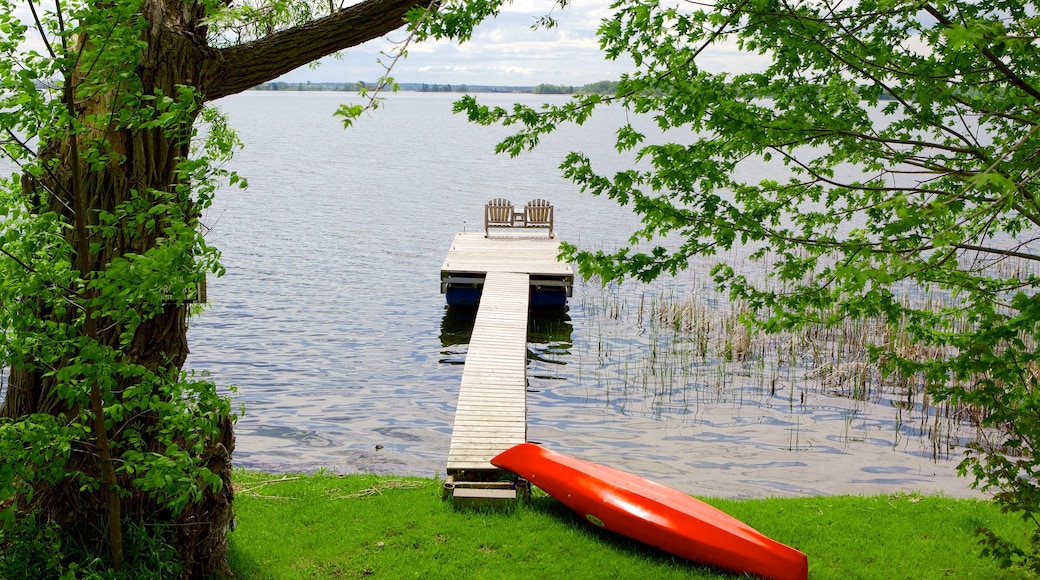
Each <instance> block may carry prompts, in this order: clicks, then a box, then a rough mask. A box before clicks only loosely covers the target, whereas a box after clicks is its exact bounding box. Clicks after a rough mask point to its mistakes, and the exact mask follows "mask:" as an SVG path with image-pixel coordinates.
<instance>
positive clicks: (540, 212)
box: [524, 199, 553, 238]
mask: <svg viewBox="0 0 1040 580" xmlns="http://www.w3.org/2000/svg"><path fill="white" fill-rule="evenodd" d="M524 227H528V228H549V237H550V238H551V237H553V206H552V204H551V203H549V202H548V201H546V200H544V199H533V200H531V201H529V202H527V205H526V206H524Z"/></svg>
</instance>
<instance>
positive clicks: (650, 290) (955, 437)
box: [579, 280, 981, 458]
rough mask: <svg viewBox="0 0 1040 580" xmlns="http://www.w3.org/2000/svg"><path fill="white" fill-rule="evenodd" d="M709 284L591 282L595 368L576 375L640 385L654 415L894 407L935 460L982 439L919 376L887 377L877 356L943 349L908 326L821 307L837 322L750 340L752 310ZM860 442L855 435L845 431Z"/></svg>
mask: <svg viewBox="0 0 1040 580" xmlns="http://www.w3.org/2000/svg"><path fill="white" fill-rule="evenodd" d="M709 286H710V284H709V283H707V282H706V281H704V280H693V281H691V282H688V283H686V284H684V285H680V284H677V283H674V282H670V283H663V284H657V285H645V286H639V285H635V286H633V285H630V286H629V287H628V288H627V289H626V290H625V291H624V292H623V291H622V288H621V287H620V286H616V285H606V286H603V285H601V284H599V283H597V282H596V281H592V282H590V283H588V284H587V285H586V286H585V287H584V288H582V290H583V292H582V299H581V307H582V311H583V315H584V317H585V318H586V326H587V327H590V328H594V329H595V331H594V336H593V337H591V341H592V342H593V343H594V347H593V348H594V350H595V358H596V368H595V369H591V368H589V366H588V365H586V364H585V363H584V362H583V363H582V365H583V372H586V373H591V374H596V375H605V376H607V377H608V378H607V379H605V380H600V381H599V383H600V386H601V387H606V388H610V389H613V391H614V392H615V393H620V394H624V393H626V391H627V389H630V388H632V386H633V385H638V386H639V388H641V389H642V390H643V393H642V395H643V396H644V397H645V400H647V401H653V402H654V403H653V404H650V405H648V412H649V413H651V414H654V413H656V411H655V409H659V408H660V405H659V404H658V402H660V401H681V404H683V405H696V404H698V402H721V401H729V402H734V403H737V404H744V403H755V404H761V403H762V402H763V401H767V400H771V399H773V398H776V397H781V398H783V399H785V400H786V401H787V404H788V405H789V406H790V408H791V409H792V411H795V410H797V407H798V406H799V405H802V404H804V402H805V399H806V396H807V395H810V394H811V395H822V396H824V397H835V398H840V399H845V400H849V401H853V402H856V401H862V402H866V401H869V402H873V403H880V404H882V405H888V406H890V407H891V408H892V409H893V414H894V415H895V417H894V424H895V425H896V427H895V428H896V429H898V430H899V431H900V432H904V431H905V432H906V433H908V434H913V435H918V436H921V437H924V438H927V440H928V441H929V442H930V444H931V446H932V452H933V456H934V457H936V458H939V457H948V456H949V455H950V453H951V450H952V449H953V448H955V447H956V446H958V445H963V444H964V443H967V442H968V440H971V439H975V438H977V437H979V436H980V435H981V433H980V432H979V431H978V429H977V427H976V426H977V425H978V424H979V423H978V419H979V418H980V417H979V413H980V410H978V409H974V408H970V407H966V406H962V405H952V404H951V403H949V402H946V401H944V402H942V403H936V402H935V401H933V400H931V398H930V396H929V392H928V390H927V389H926V388H925V387H926V385H925V383H924V377H922V376H916V375H911V376H902V375H898V374H888V375H886V374H885V373H883V372H882V370H881V368H880V366H879V364H878V362H877V361H876V360H874V358H872V356H871V352H872V349H874V351H875V352H896V353H898V354H899V355H900V356H903V357H906V358H909V359H912V360H919V361H924V360H928V359H930V358H934V357H940V356H944V355H945V354H947V353H944V352H942V351H941V350H940V349H938V348H935V347H927V346H923V345H921V344H919V343H915V342H913V341H912V340H911V339H910V337H909V335H908V333H907V332H906V331H905V330H904V326H903V325H898V324H897V325H893V324H889V323H888V322H887V321H885V320H881V319H853V318H848V317H844V316H842V315H841V313H837V312H824V313H821V316H822V317H824V318H823V319H827V317H829V318H830V319H832V320H840V321H841V322H840V324H836V325H827V324H811V325H808V326H805V327H803V328H800V329H798V330H797V331H789V332H782V333H778V334H769V335H766V334H762V333H754V332H752V328H751V325H750V324H748V322H749V317H750V316H751V315H752V313H751V312H750V310H749V308H748V307H747V305H746V304H741V303H730V302H729V301H728V300H726V299H725V297H723V296H720V295H718V294H717V293H715V292H714V290H710V289H707V288H708V287H709ZM690 287H692V288H695V289H696V291H695V292H690V291H689V290H688V288H690ZM904 299H905V300H907V301H910V300H916V301H924V302H918V304H923V305H924V306H927V307H932V308H940V309H941V308H947V307H948V305H947V304H946V303H945V302H944V301H945V300H946V298H945V297H944V296H942V295H929V294H916V295H915V294H911V293H907V295H906V298H904ZM630 305H631V306H630ZM947 310H949V309H948V308H947ZM953 324H954V325H955V326H960V327H962V328H963V327H964V325H967V324H970V321H968V320H961V319H953ZM580 355H581V353H579V358H580ZM852 417H853V414H849V419H848V421H849V422H850V425H849V428H848V429H846V431H847V432H849V433H851V431H852V430H851V421H852ZM900 436H901V435H898V434H897V436H896V437H897V440H898V437H900ZM857 438H860V439H861V438H862V437H856V436H853V435H849V440H855V439H857ZM797 439H798V438H797V430H794V431H793V432H792V441H791V442H790V444H791V445H792V446H795V447H796V446H797V445H798V443H799V442H798V440H797Z"/></svg>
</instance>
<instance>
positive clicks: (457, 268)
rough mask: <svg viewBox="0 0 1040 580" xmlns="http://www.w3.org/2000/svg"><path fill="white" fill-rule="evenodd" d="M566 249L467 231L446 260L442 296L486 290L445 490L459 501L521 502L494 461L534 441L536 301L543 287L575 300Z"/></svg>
mask: <svg viewBox="0 0 1040 580" xmlns="http://www.w3.org/2000/svg"><path fill="white" fill-rule="evenodd" d="M525 234H526V235H525ZM559 246H560V242H559V240H558V239H555V238H549V237H548V236H546V235H545V234H544V233H543V234H542V235H541V236H536V235H529V234H527V233H526V232H522V233H521V232H518V235H513V236H509V237H499V236H492V237H484V234H483V233H476V234H466V233H462V234H458V235H457V236H456V237H455V239H454V240H453V241H452V245H451V249H450V250H449V251H448V256H447V258H446V259H445V260H444V265H443V266H442V268H441V291H442V292H444V291H445V289H446V288H448V287H449V285H451V284H463V285H465V284H472V285H475V286H476V287H478V288H479V289H480V290H479V291H480V298H479V306H478V309H477V315H476V320H475V322H474V325H473V334H472V336H471V338H470V342H469V349H468V351H467V353H466V364H465V366H464V367H463V370H462V386H461V388H460V389H459V401H458V405H457V406H456V410H455V424H454V428H453V431H452V437H451V447H450V449H449V451H448V466H447V473H448V476H447V479H446V480H445V490H446V492H448V491H449V490H450V494H451V497H452V499H453V501H455V502H456V503H468V504H474V503H476V504H483V505H494V504H496V503H499V502H509V501H512V500H515V498H516V491H515V490H513V489H512V486H511V483H501V482H499V479H501V477H500V476H501V473H500V472H499V470H498V469H497V468H496V467H495V466H493V465H491V463H490V460H491V458H492V457H494V456H496V455H498V454H499V453H501V452H502V451H505V450H506V449H509V448H510V447H512V446H514V445H517V444H519V443H523V442H525V441H526V440H527V317H528V312H529V307H530V306H531V296H532V295H536V293H537V292H538V291H539V289H540V288H542V287H543V285H544V286H545V287H549V288H550V289H554V290H555V291H557V292H559V291H560V290H561V289H566V294H567V295H568V296H569V295H570V288H571V285H572V284H573V280H574V271H573V269H572V268H571V265H570V264H568V263H565V262H564V263H561V262H559V261H558V260H557V256H558V255H559V251H560V250H559ZM446 495H448V494H447V493H446Z"/></svg>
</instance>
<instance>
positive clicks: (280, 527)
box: [229, 471, 1030, 580]
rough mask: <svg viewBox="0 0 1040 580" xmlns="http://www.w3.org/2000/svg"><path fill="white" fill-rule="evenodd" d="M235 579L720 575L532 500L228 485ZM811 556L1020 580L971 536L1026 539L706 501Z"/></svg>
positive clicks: (830, 504)
mask: <svg viewBox="0 0 1040 580" xmlns="http://www.w3.org/2000/svg"><path fill="white" fill-rule="evenodd" d="M235 481H236V488H237V496H236V498H235V509H236V514H237V515H236V521H237V528H236V529H235V531H234V532H232V534H231V536H230V538H231V548H230V551H229V559H230V561H231V566H232V568H233V569H234V570H235V572H236V573H237V574H238V575H239V577H240V578H245V579H250V580H252V579H267V578H270V579H280V578H285V579H294V580H295V579H299V578H361V577H372V578H393V579H397V578H463V577H465V578H538V579H543V578H561V579H565V580H576V579H584V578H635V579H639V580H650V579H655V580H656V579H658V578H661V579H667V578H684V579H691V578H693V579H699V578H732V577H733V576H731V575H729V574H726V573H724V572H720V571H717V570H713V569H710V568H706V567H704V566H699V565H696V564H692V563H689V562H687V561H685V560H682V559H680V558H675V557H672V556H669V555H667V554H664V553H662V552H660V551H658V550H655V549H653V548H649V547H647V546H645V545H643V544H640V543H638V542H633V541H630V540H628V539H626V538H623V537H621V536H618V535H615V534H611V533H609V532H604V531H602V530H599V529H598V528H595V527H593V526H592V525H589V524H587V523H585V522H584V520H582V519H580V518H578V517H576V516H575V515H574V514H573V513H572V512H571V511H570V510H568V509H567V508H565V507H563V506H562V505H561V504H559V503H558V502H556V501H555V500H554V499H552V498H551V497H548V496H546V495H544V494H541V493H539V492H537V490H536V493H535V494H534V497H533V499H532V501H531V502H530V503H529V504H523V505H520V506H519V507H517V508H516V509H514V510H511V511H509V512H505V513H496V512H487V511H473V510H456V509H455V508H453V507H452V506H451V505H450V504H449V503H448V502H445V501H442V500H441V499H440V482H438V481H435V480H432V479H408V478H387V477H378V476H370V475H356V476H345V477H340V476H331V475H314V476H270V475H263V474H258V473H252V472H244V471H239V472H236V474H235ZM707 501H709V503H711V504H713V505H715V506H716V507H719V508H720V509H722V510H723V511H726V512H728V513H730V514H732V515H733V516H735V517H737V518H739V519H741V520H743V521H745V522H746V523H748V524H749V525H751V526H752V527H755V528H756V529H758V530H759V531H761V532H762V533H764V534H766V535H768V536H770V537H772V538H774V539H776V540H778V541H781V542H783V543H785V544H788V545H791V546H793V547H796V548H798V549H800V550H802V551H803V552H805V553H806V554H807V555H808V557H809V574H810V578H814V579H823V578H841V579H853V578H879V579H882V578H883V579H896V578H914V579H922V578H957V579H970V578H979V579H987V580H989V579H999V578H1007V579H1011V578H1029V577H1030V576H1029V575H1028V574H1026V573H1024V572H1022V571H1020V570H1001V569H1000V568H999V567H997V565H996V564H995V563H994V562H992V561H990V560H985V559H982V558H980V557H979V556H978V553H979V545H978V543H977V541H976V539H975V537H974V535H973V530H975V529H976V528H977V527H978V526H979V525H986V526H989V527H991V528H994V529H995V530H997V531H998V532H1000V533H1003V534H1008V535H1013V536H1014V537H1016V538H1020V539H1023V541H1024V538H1025V537H1026V536H1027V534H1028V531H1029V530H1028V528H1027V527H1026V526H1025V524H1023V523H1022V522H1020V521H1018V520H1017V519H1015V518H1013V517H1010V516H1007V515H1003V514H1001V513H1000V512H999V510H997V509H996V508H995V507H994V506H993V505H991V504H990V503H988V502H981V501H975V500H955V499H950V498H943V497H933V496H916V495H898V496H874V497H852V496H838V497H811V498H798V499H765V500H747V501H732V500H713V499H709V500H707Z"/></svg>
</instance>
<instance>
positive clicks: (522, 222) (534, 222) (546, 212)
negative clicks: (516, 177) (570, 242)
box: [484, 197, 553, 238]
mask: <svg viewBox="0 0 1040 580" xmlns="http://www.w3.org/2000/svg"><path fill="white" fill-rule="evenodd" d="M514 227H522V228H549V237H550V238H551V237H553V206H552V204H551V203H549V202H548V201H546V200H544V199H533V200H531V201H529V202H527V205H525V206H524V210H523V211H516V210H515V208H514V207H513V202H511V201H509V200H508V199H503V198H501V197H499V198H496V199H493V200H491V201H489V202H488V203H487V205H485V206H484V237H485V238H486V237H488V232H489V230H490V229H491V228H514Z"/></svg>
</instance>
